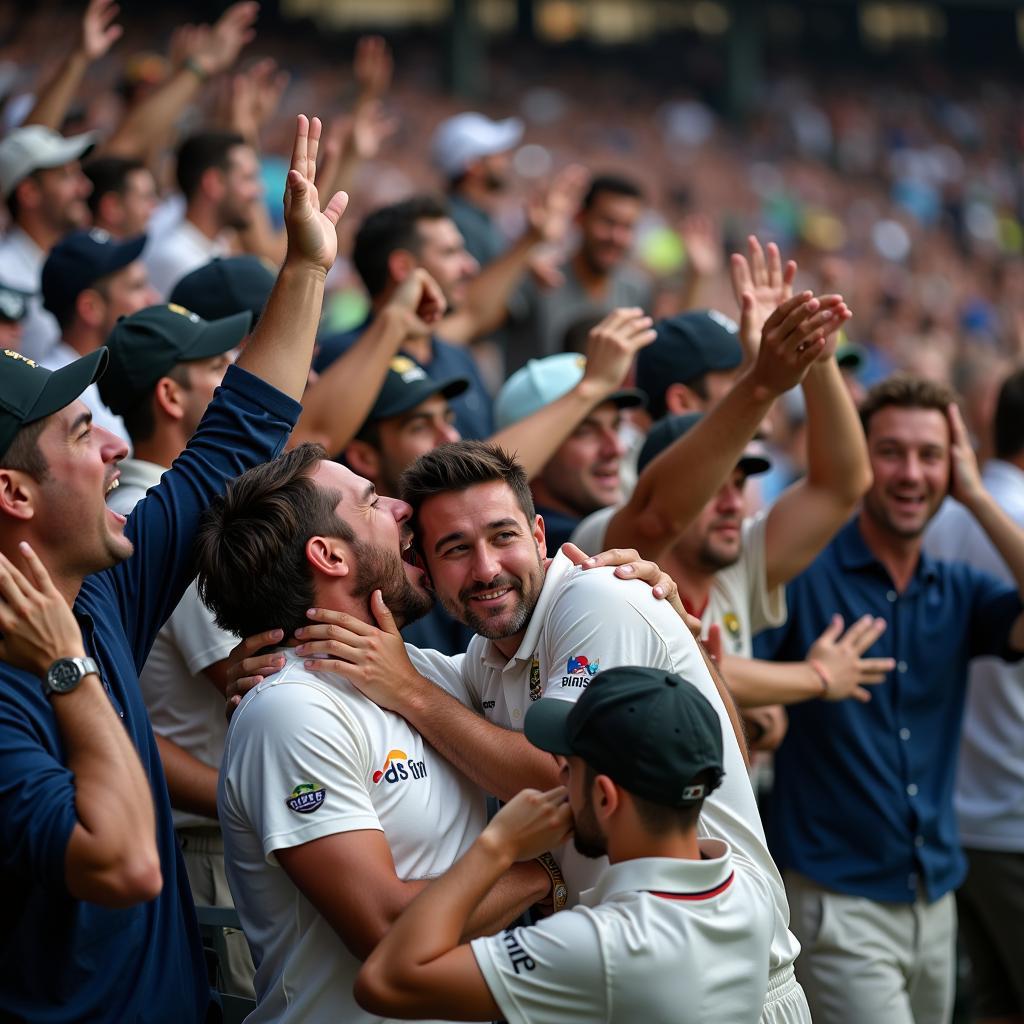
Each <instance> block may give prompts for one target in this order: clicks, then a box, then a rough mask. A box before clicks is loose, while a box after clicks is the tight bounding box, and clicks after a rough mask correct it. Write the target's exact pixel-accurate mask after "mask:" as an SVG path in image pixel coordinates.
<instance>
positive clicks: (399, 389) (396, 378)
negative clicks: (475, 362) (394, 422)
mask: <svg viewBox="0 0 1024 1024" xmlns="http://www.w3.org/2000/svg"><path fill="white" fill-rule="evenodd" d="M468 387H469V381H468V380H467V379H466V378H465V377H449V378H447V379H446V380H434V379H433V377H430V376H428V375H427V372H426V371H425V370H424V369H423V367H422V366H420V365H419V363H416V362H414V361H413V360H412V359H410V358H409V357H408V356H395V357H394V358H393V359H392V360H391V362H390V363H389V364H388V372H387V376H386V377H385V378H384V384H383V385H382V386H381V389H380V394H379V395H377V401H376V402H374V403H373V408H372V409H371V410H370V413H369V415H368V416H367V417H366V422H367V423H374V422H375V421H377V420H386V419H388V418H389V417H391V416H401V415H402V413H405V412H408V411H409V410H410V409H415V408H416V406H417V405H419V404H420V402H424V401H426V400H427V399H428V398H430V397H431V396H432V395H440V396H441V397H442V398H455V397H456V396H457V395H461V394H462V393H463V391H465V390H466V388H468Z"/></svg>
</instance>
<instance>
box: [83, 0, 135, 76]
mask: <svg viewBox="0 0 1024 1024" xmlns="http://www.w3.org/2000/svg"><path fill="white" fill-rule="evenodd" d="M120 10H121V8H120V7H118V6H117V4H116V3H114V0H90V2H89V6H88V7H86V9H85V13H84V14H83V15H82V27H81V37H80V41H79V49H80V50H81V52H82V54H83V56H84V57H85V58H86V59H87V60H90V61H94V60H99V59H100V58H101V57H103V56H105V55H106V53H107V51H108V50H109V49H110V48H111V46H113V45H114V43H116V42H117V40H118V39H120V38H121V36H122V35H123V34H124V29H123V28H122V27H121V26H120V25H115V24H114V19H115V18H116V17H117V15H118V14H119V13H120Z"/></svg>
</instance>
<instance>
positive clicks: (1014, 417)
mask: <svg viewBox="0 0 1024 1024" xmlns="http://www.w3.org/2000/svg"><path fill="white" fill-rule="evenodd" d="M994 425H995V444H996V458H997V459H1020V458H1021V457H1022V456H1024V369H1021V370H1017V372H1016V373H1011V374H1010V376H1009V377H1007V378H1006V380H1005V381H1003V386H1002V387H1001V388H1000V389H999V400H998V401H997V402H996V416H995V424H994Z"/></svg>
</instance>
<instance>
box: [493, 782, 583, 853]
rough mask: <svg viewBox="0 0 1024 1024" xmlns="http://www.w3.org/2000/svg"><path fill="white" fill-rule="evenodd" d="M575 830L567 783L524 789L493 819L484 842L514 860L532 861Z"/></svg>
mask: <svg viewBox="0 0 1024 1024" xmlns="http://www.w3.org/2000/svg"><path fill="white" fill-rule="evenodd" d="M571 831H572V809H571V808H570V807H569V792H568V790H567V789H566V788H565V786H556V787H555V788H554V789H549V790H548V791H547V792H546V793H542V792H541V791H540V790H539V789H523V790H520V791H519V792H518V793H517V794H516V795H515V796H514V797H512V799H511V800H509V802H508V803H507V804H505V806H504V807H502V809H501V810H500V811H498V813H497V814H496V815H495V816H494V817H493V818H492V819H491V821H490V823H489V824H488V825H487V827H486V828H485V829H484V830H483V832H482V833H481V835H480V842H481V843H482V844H484V845H490V846H493V848H494V850H495V851H496V852H500V853H502V854H504V855H506V856H510V857H511V858H512V860H517V861H519V860H532V859H533V858H534V857H539V856H540V855H541V854H542V853H547V851H548V850H551V849H553V848H554V847H556V846H558V845H560V844H561V843H562V842H564V841H565V839H567V838H568V836H569V833H570V832H571Z"/></svg>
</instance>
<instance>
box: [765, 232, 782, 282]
mask: <svg viewBox="0 0 1024 1024" xmlns="http://www.w3.org/2000/svg"><path fill="white" fill-rule="evenodd" d="M767 257H768V259H767V263H768V284H769V285H770V286H771V287H772V289H773V290H774V291H778V290H779V289H780V288H781V287H782V257H781V256H780V255H779V247H778V246H777V245H776V244H775V243H774V242H769V243H768V249H767Z"/></svg>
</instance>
